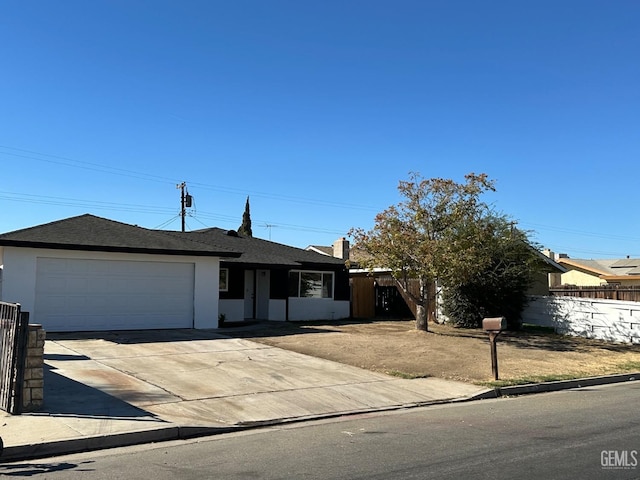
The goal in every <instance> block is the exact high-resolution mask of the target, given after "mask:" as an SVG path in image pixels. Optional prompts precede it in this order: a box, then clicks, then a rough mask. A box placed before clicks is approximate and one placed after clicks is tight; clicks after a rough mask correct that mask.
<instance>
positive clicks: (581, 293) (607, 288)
mask: <svg viewBox="0 0 640 480" xmlns="http://www.w3.org/2000/svg"><path fill="white" fill-rule="evenodd" d="M549 294H550V295H553V296H554V297H579V298H597V299H602V300H621V301H625V302H640V286H635V285H634V286H620V285H598V286H592V287H575V286H562V287H554V288H550V289H549Z"/></svg>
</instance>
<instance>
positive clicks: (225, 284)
mask: <svg viewBox="0 0 640 480" xmlns="http://www.w3.org/2000/svg"><path fill="white" fill-rule="evenodd" d="M219 290H220V291H221V292H228V291H229V269H228V268H221V269H220V288H219Z"/></svg>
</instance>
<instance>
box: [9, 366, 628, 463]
mask: <svg viewBox="0 0 640 480" xmlns="http://www.w3.org/2000/svg"><path fill="white" fill-rule="evenodd" d="M638 380H640V373H631V374H620V375H607V376H600V377H587V378H580V379H576V380H562V381H555V382H544V383H535V384H527V385H517V386H511V387H498V388H494V389H488V390H487V391H485V392H481V393H478V394H475V395H470V396H467V397H462V398H453V399H441V400H434V401H429V402H415V403H411V404H405V405H395V406H387V407H384V408H375V409H362V410H356V411H348V412H335V413H332V414H322V415H309V416H305V417H295V418H293V417H292V418H278V419H272V420H265V421H257V422H241V423H238V424H236V425H233V426H210V427H207V426H180V425H171V426H166V427H162V428H152V429H147V430H140V431H135V432H126V433H119V434H113V435H104V434H103V435H96V436H90V437H84V438H77V439H69V440H60V441H53V442H44V443H34V444H31V445H19V446H13V447H7V448H5V449H4V451H3V453H2V456H1V458H0V463H5V462H12V461H18V460H29V459H36V458H44V457H52V456H57V455H66V454H71V453H80V452H87V451H95V450H103V449H108V448H116V447H126V446H133V445H141V444H149V443H158V442H166V441H172V440H186V439H191V438H198V437H206V436H211V435H219V434H224V433H231V432H237V431H243V430H250V429H256V428H264V427H270V426H276V425H284V424H291V423H300V422H307V421H312V420H321V419H328V418H337V417H343V416H349V415H358V414H363V413H374V412H384V411H394V410H402V409H410V408H418V407H426V406H430V405H442V404H451V403H462V402H470V401H477V400H483V399H490V398H501V397H511V396H519V395H529V394H534V393H544V392H554V391H560V390H569V389H576V388H584V387H591V386H599V385H609V384H614V383H622V382H630V381H638Z"/></svg>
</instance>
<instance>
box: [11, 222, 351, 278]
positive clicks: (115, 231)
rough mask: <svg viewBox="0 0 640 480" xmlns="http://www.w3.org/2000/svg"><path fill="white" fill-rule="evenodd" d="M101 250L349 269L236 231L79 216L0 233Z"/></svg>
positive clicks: (35, 242)
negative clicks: (189, 229) (161, 226)
mask: <svg viewBox="0 0 640 480" xmlns="http://www.w3.org/2000/svg"><path fill="white" fill-rule="evenodd" d="M3 245H4V246H14V247H31V248H51V249H58V250H82V251H98V252H124V253H147V254H165V255H191V256H218V257H224V258H223V260H222V261H223V262H233V263H241V264H243V265H247V266H255V267H259V266H270V267H288V268H295V267H302V266H305V267H307V268H313V267H314V266H318V267H319V266H325V267H326V266H327V265H335V266H340V265H342V266H344V261H343V260H340V259H339V258H334V257H327V256H326V255H322V254H320V253H317V252H312V251H307V250H303V249H301V248H295V247H290V246H288V245H282V244H280V243H275V242H271V241H267V240H262V239H259V238H253V237H246V236H243V235H239V234H237V233H236V232H234V231H227V230H222V229H220V228H208V229H205V230H196V231H193V232H176V231H169V230H150V229H148V228H142V227H138V226H135V225H129V224H126V223H120V222H116V221H113V220H109V219H106V218H101V217H96V216H94V215H89V214H86V215H80V216H78V217H71V218H67V219H64V220H58V221H56V222H51V223H46V224H44V225H38V226H35V227H30V228H25V229H23V230H16V231H14V232H9V233H4V234H1V235H0V246H3Z"/></svg>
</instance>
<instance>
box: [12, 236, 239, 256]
mask: <svg viewBox="0 0 640 480" xmlns="http://www.w3.org/2000/svg"><path fill="white" fill-rule="evenodd" d="M0 246H4V247H18V248H38V249H44V248H46V249H51V250H73V251H83V252H111V253H142V254H147V255H184V256H190V257H225V258H239V257H240V256H241V255H242V254H241V253H238V252H219V251H197V250H196V251H194V250H176V249H170V248H143V247H121V246H112V245H78V244H61V243H47V242H27V241H21V240H0Z"/></svg>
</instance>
